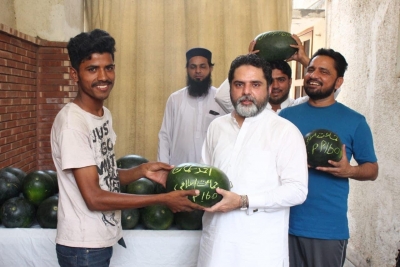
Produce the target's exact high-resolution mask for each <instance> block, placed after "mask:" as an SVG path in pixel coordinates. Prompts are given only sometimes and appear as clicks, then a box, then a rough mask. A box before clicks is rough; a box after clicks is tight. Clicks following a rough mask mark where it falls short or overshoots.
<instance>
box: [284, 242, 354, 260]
mask: <svg viewBox="0 0 400 267" xmlns="http://www.w3.org/2000/svg"><path fill="white" fill-rule="evenodd" d="M347 242H348V241H347V240H325V239H315V238H305V237H299V236H294V235H289V261H290V267H342V266H343V264H344V261H345V260H346V248H347Z"/></svg>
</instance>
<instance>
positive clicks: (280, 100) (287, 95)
mask: <svg viewBox="0 0 400 267" xmlns="http://www.w3.org/2000/svg"><path fill="white" fill-rule="evenodd" d="M288 97H289V91H288V92H287V94H286V95H283V96H282V97H281V98H278V99H273V98H271V97H269V103H270V104H273V105H280V104H282V103H283V102H285V100H286V99H288Z"/></svg>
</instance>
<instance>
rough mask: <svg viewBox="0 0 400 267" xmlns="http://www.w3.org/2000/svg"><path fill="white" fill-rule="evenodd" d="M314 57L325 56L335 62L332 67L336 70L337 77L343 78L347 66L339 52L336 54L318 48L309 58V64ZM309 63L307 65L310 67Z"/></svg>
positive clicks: (331, 50)
mask: <svg viewBox="0 0 400 267" xmlns="http://www.w3.org/2000/svg"><path fill="white" fill-rule="evenodd" d="M316 56H327V57H330V58H332V59H333V60H334V61H335V66H334V67H335V69H336V72H337V74H338V77H343V76H344V73H345V71H346V70H347V66H348V64H347V62H346V59H345V58H344V56H343V55H342V54H340V53H339V52H336V51H335V50H333V49H328V48H320V49H318V50H317V52H315V53H314V55H313V56H312V57H311V60H310V63H311V61H312V60H313V59H314V58H315V57H316ZM310 63H308V65H310Z"/></svg>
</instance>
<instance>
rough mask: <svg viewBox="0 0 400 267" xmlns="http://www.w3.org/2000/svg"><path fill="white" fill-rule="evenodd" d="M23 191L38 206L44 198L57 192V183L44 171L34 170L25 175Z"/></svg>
mask: <svg viewBox="0 0 400 267" xmlns="http://www.w3.org/2000/svg"><path fill="white" fill-rule="evenodd" d="M22 193H23V195H24V197H25V198H26V199H27V200H28V201H29V202H31V203H32V204H34V205H35V206H36V207H37V206H39V204H40V203H41V202H42V201H43V200H45V199H46V198H48V197H51V196H52V195H54V194H55V184H54V182H53V179H52V178H51V177H50V175H48V174H47V173H45V172H44V171H33V172H30V173H28V174H27V175H26V176H25V179H24V183H23V184H22Z"/></svg>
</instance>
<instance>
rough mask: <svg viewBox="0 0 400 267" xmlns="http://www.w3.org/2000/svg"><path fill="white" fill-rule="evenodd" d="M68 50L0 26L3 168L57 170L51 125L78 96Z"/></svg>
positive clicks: (0, 159)
mask: <svg viewBox="0 0 400 267" xmlns="http://www.w3.org/2000/svg"><path fill="white" fill-rule="evenodd" d="M65 46H66V43H63V42H49V41H46V40H42V39H38V38H34V37H31V36H28V35H26V34H23V33H20V32H18V31H16V30H13V29H11V28H9V27H7V26H5V25H3V24H0V168H4V167H6V166H13V167H17V168H20V169H22V170H24V171H25V172H30V171H33V170H45V169H54V164H53V161H52V158H51V149H50V141H49V138H50V129H51V125H52V123H53V120H54V117H55V115H56V114H57V112H58V111H59V110H60V109H61V108H62V107H63V106H64V105H65V104H66V103H68V102H70V101H71V100H72V99H73V98H74V97H75V95H76V91H77V88H76V87H75V86H73V82H72V81H71V80H70V79H69V74H68V73H69V60H68V54H67V50H66V48H65Z"/></svg>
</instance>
